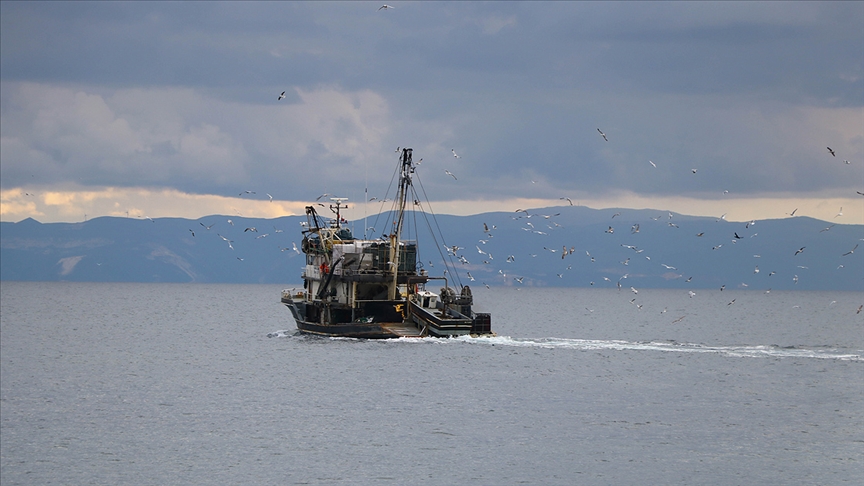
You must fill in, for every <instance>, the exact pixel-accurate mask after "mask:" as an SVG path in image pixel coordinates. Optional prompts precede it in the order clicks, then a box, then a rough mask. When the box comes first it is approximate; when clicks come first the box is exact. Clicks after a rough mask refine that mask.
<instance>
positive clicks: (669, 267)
mask: <svg viewBox="0 0 864 486" xmlns="http://www.w3.org/2000/svg"><path fill="white" fill-rule="evenodd" d="M660 265H663V266H664V267H666V270H678V269H677V268H675V267H673V266H670V265H666V264H665V263H661V264H660Z"/></svg>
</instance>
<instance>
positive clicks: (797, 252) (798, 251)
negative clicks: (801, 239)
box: [792, 246, 807, 256]
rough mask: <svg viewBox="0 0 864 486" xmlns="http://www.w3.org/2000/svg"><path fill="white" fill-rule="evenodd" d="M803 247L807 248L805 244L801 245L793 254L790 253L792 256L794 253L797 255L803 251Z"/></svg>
mask: <svg viewBox="0 0 864 486" xmlns="http://www.w3.org/2000/svg"><path fill="white" fill-rule="evenodd" d="M804 248H807V247H806V246H802V247H801V248H799V249H798V250H797V251H795V255H792V256H796V255H798V254H799V253H803V252H804Z"/></svg>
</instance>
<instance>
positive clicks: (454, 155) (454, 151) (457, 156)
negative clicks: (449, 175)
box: [450, 149, 462, 159]
mask: <svg viewBox="0 0 864 486" xmlns="http://www.w3.org/2000/svg"><path fill="white" fill-rule="evenodd" d="M450 151H451V152H453V157H454V158H457V159H461V158H462V157H460V156H459V155H457V154H456V149H450Z"/></svg>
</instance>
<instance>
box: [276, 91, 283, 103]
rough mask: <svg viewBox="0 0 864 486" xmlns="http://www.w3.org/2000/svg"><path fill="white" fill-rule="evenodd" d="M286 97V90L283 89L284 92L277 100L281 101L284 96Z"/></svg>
mask: <svg viewBox="0 0 864 486" xmlns="http://www.w3.org/2000/svg"><path fill="white" fill-rule="evenodd" d="M284 97H285V92H284V91H283V92H282V94H280V95H279V97H278V98H276V101H281V100H282V98H284Z"/></svg>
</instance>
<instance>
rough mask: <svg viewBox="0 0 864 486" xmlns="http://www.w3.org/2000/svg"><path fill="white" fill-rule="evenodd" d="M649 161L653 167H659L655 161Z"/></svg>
mask: <svg viewBox="0 0 864 486" xmlns="http://www.w3.org/2000/svg"><path fill="white" fill-rule="evenodd" d="M648 163H649V164H651V167H654V168H655V169H656V168H657V164H655V163H654V162H651V161H650V160H649V161H648Z"/></svg>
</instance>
